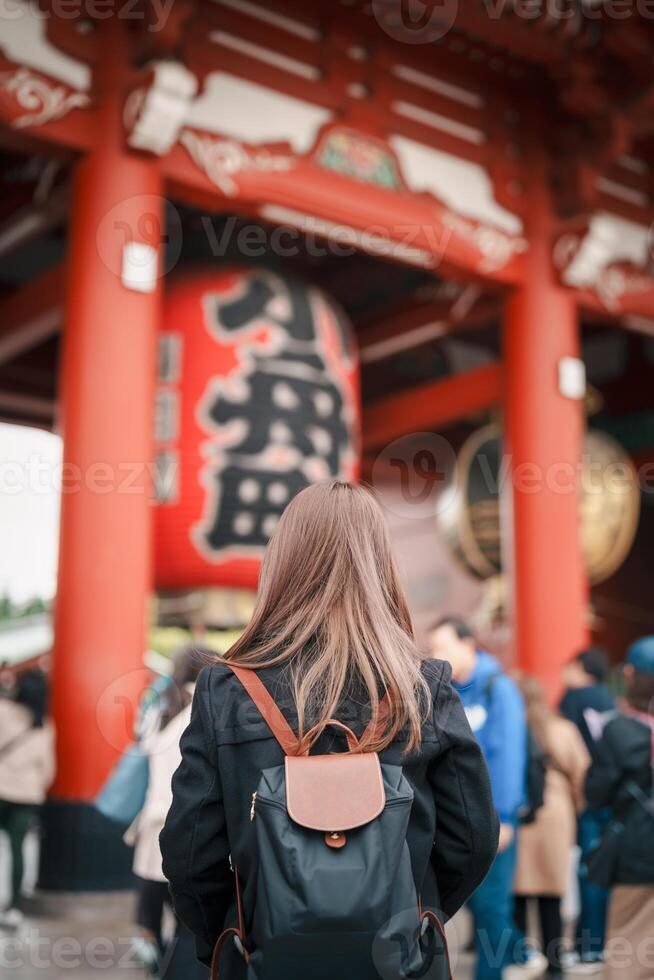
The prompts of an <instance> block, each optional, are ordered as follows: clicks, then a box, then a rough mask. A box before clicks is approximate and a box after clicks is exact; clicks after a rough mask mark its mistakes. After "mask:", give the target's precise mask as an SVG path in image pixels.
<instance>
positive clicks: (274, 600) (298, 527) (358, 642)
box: [226, 480, 429, 751]
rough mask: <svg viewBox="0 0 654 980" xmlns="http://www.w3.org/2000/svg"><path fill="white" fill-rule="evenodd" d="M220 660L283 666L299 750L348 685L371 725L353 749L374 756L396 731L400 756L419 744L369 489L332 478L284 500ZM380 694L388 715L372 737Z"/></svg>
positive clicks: (418, 690)
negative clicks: (249, 610) (253, 594)
mask: <svg viewBox="0 0 654 980" xmlns="http://www.w3.org/2000/svg"><path fill="white" fill-rule="evenodd" d="M226 659H227V660H229V661H230V662H233V663H235V664H238V665H240V666H243V667H254V668H256V667H263V666H269V665H273V664H286V665H287V666H288V668H289V671H290V677H291V686H292V691H293V695H294V699H295V705H296V708H297V714H298V722H299V736H300V739H301V740H302V747H303V748H307V747H309V746H310V745H311V744H313V742H314V741H315V740H316V739H317V738H318V735H319V733H320V731H321V730H322V728H324V727H325V723H326V722H327V721H328V719H329V718H332V717H333V715H334V712H335V711H336V709H337V706H338V704H339V701H340V700H341V698H342V697H343V696H344V695H346V694H347V693H348V692H351V691H353V690H356V689H357V686H358V687H362V688H363V690H364V691H367V696H368V700H369V702H370V709H371V713H372V720H373V725H371V726H370V728H369V729H368V732H369V734H368V735H367V736H366V737H365V738H364V739H363V740H362V742H361V746H362V748H364V749H366V750H367V751H380V750H381V749H383V748H385V747H386V746H387V745H388V744H389V743H390V742H391V741H392V740H393V738H394V737H395V736H396V735H397V734H398V733H399V731H400V730H401V729H403V728H405V727H406V728H407V729H408V739H407V750H410V749H415V748H417V747H418V746H419V745H420V741H421V728H422V722H423V720H424V713H425V711H426V706H427V704H428V703H429V688H428V687H427V684H426V682H425V680H424V678H423V676H422V674H421V671H420V661H421V657H420V652H419V650H418V647H417V646H416V643H415V640H414V636H413V626H412V623H411V617H410V615H409V610H408V607H407V604H406V600H405V598H404V593H403V591H402V587H401V585H400V581H399V576H398V573H397V569H396V567H395V563H394V561H393V558H392V556H391V548H390V537H389V533H388V528H387V526H386V522H385V520H384V516H383V514H382V511H381V508H380V506H379V504H378V503H377V501H376V500H375V498H374V497H373V495H372V493H371V492H370V491H369V490H367V489H365V488H363V487H361V486H357V485H355V484H352V483H344V482H341V481H338V480H335V481H333V482H331V483H322V484H316V485H314V486H310V487H307V488H306V489H305V490H303V491H302V492H301V493H299V494H298V495H297V496H296V497H295V498H294V499H293V500H292V501H291V502H290V504H289V505H288V507H287V508H286V510H285V511H284V513H283V514H282V517H281V519H280V521H279V524H278V525H277V528H276V529H275V532H274V533H273V535H272V537H271V539H270V542H269V544H268V547H267V549H266V553H265V555H264V559H263V563H262V566H261V574H260V576H259V592H258V596H257V603H256V606H255V609H254V614H253V616H252V619H251V621H250V623H249V625H248V626H247V628H246V630H245V632H244V633H243V634H242V636H241V637H240V638H239V640H237V642H236V643H235V644H234V646H232V647H231V648H230V650H229V651H228V652H227V654H226ZM386 693H387V694H388V695H389V700H390V711H389V713H388V715H387V716H386V718H385V722H386V724H385V727H384V726H382V732H381V733H380V732H379V731H378V732H375V731H374V728H375V723H376V722H378V721H379V719H380V712H379V706H380V699H381V697H383V695H384V694H386ZM314 725H317V726H318V730H317V732H316V733H315V734H314V735H312V736H311V738H309V739H307V738H306V736H307V732H308V731H309V729H311V728H313V726H314Z"/></svg>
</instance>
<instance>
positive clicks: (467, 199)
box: [388, 135, 523, 235]
mask: <svg viewBox="0 0 654 980" xmlns="http://www.w3.org/2000/svg"><path fill="white" fill-rule="evenodd" d="M388 142H389V144H390V145H391V147H392V148H393V150H394V151H395V153H396V154H397V158H398V160H399V163H400V167H401V168H402V174H403V176H404V179H405V181H406V183H407V185H408V186H409V187H410V188H411V190H413V191H416V192H418V193H419V192H420V191H427V192H428V193H430V194H433V195H434V197H436V198H438V200H439V201H442V202H443V203H444V204H446V205H447V207H448V208H450V209H451V210H452V211H455V212H457V213H458V214H461V215H464V216H465V217H467V218H473V219H474V220H475V221H479V222H480V223H481V224H484V225H492V226H494V227H495V228H497V229H500V230H501V231H504V232H507V233H508V234H509V235H519V234H520V233H521V232H522V230H523V229H522V220H521V219H520V218H519V217H518V215H516V214H513V213H512V212H511V211H507V210H506V208H503V207H501V205H499V204H498V203H497V201H496V200H495V197H494V195H493V185H492V182H491V179H490V177H489V175H488V173H487V172H486V171H485V170H484V168H483V167H481V166H479V164H476V163H472V162H471V161H469V160H462V159H460V158H459V157H455V156H453V155H452V154H451V153H444V152H443V151H442V150H436V149H434V148H433V147H431V146H425V145H424V144H423V143H417V142H416V141H415V140H410V139H407V138H406V137H404V136H396V135H392V136H390V137H389V140H388Z"/></svg>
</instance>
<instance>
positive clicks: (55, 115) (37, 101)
mask: <svg viewBox="0 0 654 980" xmlns="http://www.w3.org/2000/svg"><path fill="white" fill-rule="evenodd" d="M0 91H2V92H8V93H9V94H11V95H13V96H14V98H15V100H16V102H17V103H18V105H19V106H20V107H21V109H26V110H27V112H25V113H24V114H23V115H22V116H17V117H16V118H15V119H14V120H13V121H12V126H13V127H14V128H15V129H26V128H27V127H29V126H41V125H43V123H47V122H52V121H53V120H54V119H61V117H62V116H65V115H66V113H68V112H70V111H71V109H82V108H84V107H85V106H87V105H89V103H90V101H91V100H90V98H89V96H88V95H87V94H86V92H71V91H70V89H68V88H65V87H64V86H63V85H56V84H53V83H52V82H51V81H49V80H47V79H45V78H39V77H38V76H36V75H33V74H32V72H31V71H29V69H28V68H16V69H15V70H14V71H6V72H2V73H1V74H0Z"/></svg>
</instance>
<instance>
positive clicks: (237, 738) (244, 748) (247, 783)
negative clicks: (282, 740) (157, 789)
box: [160, 661, 498, 980]
mask: <svg viewBox="0 0 654 980" xmlns="http://www.w3.org/2000/svg"><path fill="white" fill-rule="evenodd" d="M424 673H425V677H426V679H427V682H428V684H429V687H430V690H431V693H432V698H433V710H432V712H431V716H430V717H429V719H428V721H427V722H426V724H425V727H424V733H423V742H422V746H421V749H420V751H419V752H417V753H412V754H410V755H404V748H405V741H406V739H405V737H404V738H403V737H402V736H400V737H398V738H397V739H396V740H395V741H394V742H393V743H392V744H391V745H390V746H389V747H388V748H387V749H386V750H385V751H384V752H383V753H382V754H381V761H382V762H387V763H391V764H394V765H403V766H404V772H405V775H406V776H407V778H408V779H409V781H410V782H411V784H412V786H413V789H414V793H415V799H414V804H413V809H412V812H411V819H410V823H409V830H408V837H407V842H408V845H409V851H410V854H411V860H412V865H413V871H414V877H415V881H416V885H417V888H418V891H419V892H421V893H422V900H423V905H424V906H425V907H429V908H432V909H434V910H437V911H439V912H440V913H441V915H442V916H443V917H445V918H448V917H450V916H452V915H453V914H454V913H455V912H456V911H457V909H458V908H460V906H461V905H463V903H464V902H465V901H466V899H467V898H468V896H469V895H470V894H471V893H472V892H473V891H474V890H475V888H476V887H477V886H478V885H479V884H480V882H481V881H482V880H483V878H484V876H485V875H486V873H487V871H488V869H489V867H490V865H491V863H492V861H493V858H494V856H495V852H496V850H497V839H498V819H497V814H496V812H495V809H494V807H493V803H492V797H491V789H490V783H489V779H488V772H487V770H486V764H485V762H484V759H483V756H482V754H481V750H480V749H479V746H478V744H477V742H476V740H475V738H474V736H473V734H472V732H471V730H470V726H469V725H468V722H467V719H466V716H465V714H464V711H463V708H462V705H461V702H460V700H459V697H458V695H457V694H456V693H455V692H454V690H453V689H452V686H451V684H450V674H451V670H450V667H449V665H445V664H443V663H441V662H439V661H428V662H426V663H425V666H424ZM260 676H261V678H262V680H263V681H264V683H265V684H266V687H267V688H268V690H269V691H270V692H271V694H272V695H273V697H274V698H275V700H276V701H277V703H278V704H279V706H280V707H281V708H282V710H283V712H284V714H285V715H286V717H287V719H288V720H289V722H290V724H291V725H292V726H293V727H294V728H295V730H297V717H296V714H295V710H294V707H293V704H292V700H291V698H290V692H289V687H288V685H287V683H286V682H285V673H284V671H283V669H281V668H266V669H265V670H262V671H260ZM368 713H369V712H368ZM365 716H366V710H365V709H363V708H362V707H361V705H360V704H357V703H356V702H355V701H354V700H349V701H346V702H344V703H343V705H342V706H341V709H339V711H338V718H339V720H341V721H343V722H345V723H346V724H349V725H350V727H351V728H352V729H353V730H354V731H355V733H356V734H357V735H360V734H361V732H362V730H363V728H364V726H365V722H366V720H367V719H366V717H365ZM332 731H333V732H336V731H337V729H333V730H332ZM345 747H346V743H345V741H344V739H343V738H342V736H340V735H337V734H330V733H329V732H326V733H324V734H323V735H322V736H321V739H320V741H319V743H318V745H317V747H316V748H315V749H314V750H313V751H317V752H329V751H330V749H333V748H338V749H339V750H341V748H345ZM181 749H182V762H181V764H180V766H179V769H178V770H177V772H176V773H175V776H174V778H173V803H172V807H171V809H170V812H169V814H168V818H167V820H166V825H165V827H164V830H163V832H162V834H161V838H160V840H161V851H162V854H163V868H164V874H165V875H166V878H167V879H168V881H169V882H170V889H171V893H172V897H173V901H174V905H175V910H176V912H177V914H178V916H179V918H180V919H181V920H182V921H183V922H184V923H185V924H186V925H187V926H188V927H189V929H190V930H191V931H192V932H193V933H195V936H196V940H197V950H198V956H199V957H200V959H202V960H203V961H205V962H208V961H209V959H210V957H211V952H212V948H213V945H214V943H215V941H216V939H217V937H218V935H219V934H220V933H221V932H222V930H223V928H224V927H225V925H226V924H229V925H233V924H234V923H235V909H234V880H233V874H232V873H231V871H230V856H231V858H232V860H233V864H234V865H236V866H237V867H238V871H239V877H240V879H241V882H242V887H243V904H244V907H245V916H246V922H247V920H248V919H249V918H250V916H251V914H252V909H253V906H254V902H255V894H254V889H255V881H254V874H253V867H254V856H253V853H252V850H253V841H254V832H253V829H252V824H251V822H250V818H249V811H250V801H251V798H252V793H253V792H254V790H255V789H256V788H257V785H258V783H259V778H260V774H261V770H262V769H266V768H269V767H273V766H279V765H281V764H282V763H283V753H282V750H281V748H280V746H279V745H278V743H277V742H276V741H275V739H274V738H273V736H272V734H271V732H270V729H269V728H268V726H267V724H266V722H265V721H264V720H263V718H262V717H261V715H260V714H259V712H258V711H257V709H256V707H255V705H254V704H253V702H252V701H251V700H250V698H249V697H248V695H247V694H246V692H245V690H244V689H243V687H242V686H241V684H240V683H239V681H238V680H237V679H236V677H235V676H234V675H233V674H232V672H231V671H230V670H229V669H228V668H227V667H225V666H223V665H222V664H219V663H218V664H216V665H214V666H212V667H208V668H205V669H204V670H203V671H202V673H201V674H200V677H199V679H198V683H197V687H196V691H195V696H194V701H193V712H192V716H191V721H190V724H189V726H188V728H187V730H186V732H185V733H184V735H183V736H182V741H181ZM224 957H225V973H226V976H228V977H229V980H235V978H237V977H240V976H242V975H243V973H242V969H243V968H242V962H243V961H242V960H241V959H240V957H239V956H238V954H236V952H235V950H233V948H232V947H231V944H228V945H227V947H226V950H225V953H224ZM230 957H231V959H230ZM228 962H229V964H230V968H227V966H228Z"/></svg>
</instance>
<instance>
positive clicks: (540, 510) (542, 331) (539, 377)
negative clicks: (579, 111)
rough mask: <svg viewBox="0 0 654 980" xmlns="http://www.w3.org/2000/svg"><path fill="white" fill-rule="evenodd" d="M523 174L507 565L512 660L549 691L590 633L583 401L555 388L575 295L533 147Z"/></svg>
mask: <svg viewBox="0 0 654 980" xmlns="http://www.w3.org/2000/svg"><path fill="white" fill-rule="evenodd" d="M529 173H530V175H531V180H532V183H531V186H530V189H529V193H530V199H529V204H530V207H529V215H530V218H529V228H528V229H527V231H528V238H529V253H528V256H527V266H526V274H525V281H524V283H523V284H522V285H521V286H520V287H519V288H518V289H516V290H515V292H514V293H513V294H512V295H511V297H510V298H509V300H508V303H507V308H506V322H505V333H504V345H505V346H504V351H505V391H506V403H505V410H506V421H505V425H506V443H507V447H506V448H507V452H508V454H509V459H510V474H511V484H510V485H511V505H512V506H511V510H512V533H511V534H510V535H509V548H508V549H507V552H508V554H507V559H508V561H507V564H508V566H509V568H510V574H511V578H512V585H513V589H512V596H513V610H512V612H513V618H514V627H515V629H514V644H515V652H516V659H517V664H518V666H519V667H521V668H522V669H523V670H524V671H525V672H527V673H529V674H533V675H535V676H537V677H539V678H540V679H541V680H542V682H543V683H544V684H545V686H546V688H547V690H548V693H549V695H550V697H551V698H555V697H556V696H557V695H558V692H559V690H560V686H559V685H560V671H561V667H562V665H563V664H564V663H565V662H566V661H567V660H568V659H569V658H570V657H571V656H572V655H573V653H574V652H575V651H576V650H578V649H579V648H580V646H581V645H582V644H583V643H584V642H585V641H586V639H587V634H586V627H585V618H586V604H587V592H588V587H587V581H586V575H585V570H584V564H583V557H582V551H581V541H580V534H579V492H578V491H579V462H580V458H581V452H582V439H583V428H584V408H583V400H582V399H581V398H580V397H570V396H566V395H565V394H564V393H563V392H562V390H561V379H560V371H561V369H562V367H563V368H565V366H566V365H565V362H564V364H563V365H562V359H563V358H578V357H579V329H578V323H577V310H576V306H575V302H574V300H573V298H572V297H571V296H570V294H569V293H568V292H567V291H566V290H565V289H564V288H562V287H561V286H560V285H559V283H558V282H557V280H556V276H555V271H554V269H553V265H552V257H551V244H552V230H553V216H552V211H551V202H550V198H549V193H548V185H547V172H546V166H545V159H544V154H543V153H541V152H539V150H538V148H536V149H535V152H534V153H533V157H532V159H531V160H530V168H529ZM567 366H568V367H570V366H571V367H572V368H573V369H574V366H575V365H574V363H573V364H572V365H570V364H569V363H568V365H567ZM579 394H580V393H579Z"/></svg>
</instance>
